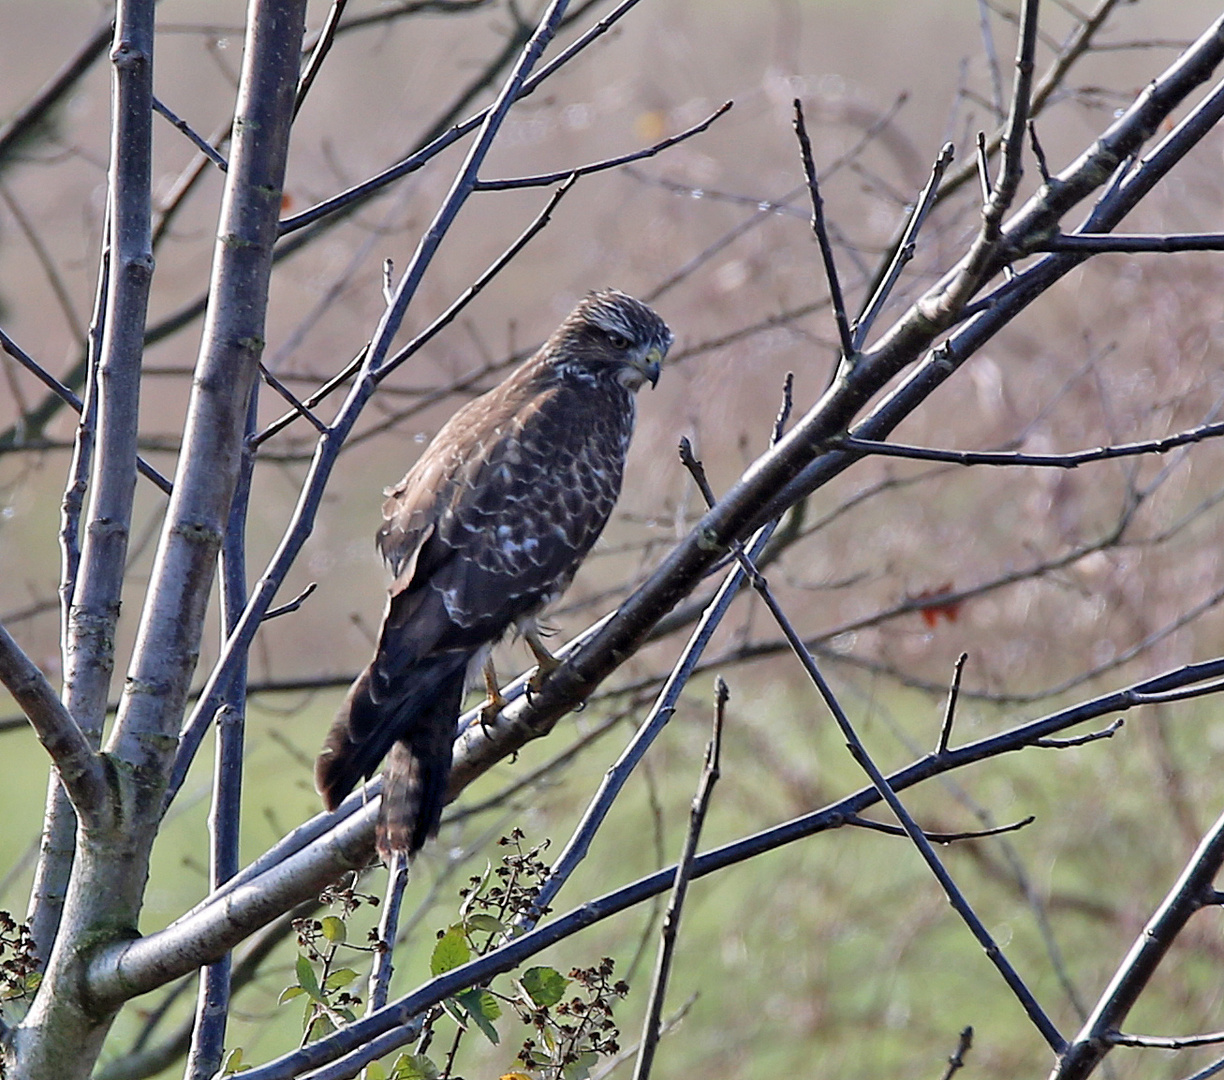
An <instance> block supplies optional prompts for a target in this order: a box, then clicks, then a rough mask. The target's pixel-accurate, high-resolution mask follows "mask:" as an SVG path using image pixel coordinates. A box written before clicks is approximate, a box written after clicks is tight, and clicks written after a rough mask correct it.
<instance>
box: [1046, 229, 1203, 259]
mask: <svg viewBox="0 0 1224 1080" xmlns="http://www.w3.org/2000/svg"><path fill="white" fill-rule="evenodd" d="M1028 250H1029V251H1030V252H1034V251H1075V252H1085V253H1087V254H1090V255H1099V254H1104V253H1106V252H1110V251H1122V252H1145V251H1152V252H1162V253H1164V254H1171V253H1173V252H1178V251H1224V233H1167V234H1154V235H1142V234H1132V235H1130V236H1116V235H1114V234H1113V233H1098V234H1094V233H1074V234H1071V233H1056V234H1055V235H1054V236H1048V237H1046V238H1045V239H1043V240H1037V241H1035V242H1034V243H1032V244H1030V245H1028Z"/></svg>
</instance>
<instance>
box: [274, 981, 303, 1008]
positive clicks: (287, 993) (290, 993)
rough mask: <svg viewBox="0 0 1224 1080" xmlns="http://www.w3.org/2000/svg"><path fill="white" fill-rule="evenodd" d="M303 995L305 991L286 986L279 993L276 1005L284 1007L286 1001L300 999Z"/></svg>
mask: <svg viewBox="0 0 1224 1080" xmlns="http://www.w3.org/2000/svg"><path fill="white" fill-rule="evenodd" d="M304 993H306V991H305V990H303V989H302V988H301V987H300V986H286V987H285V989H284V990H282V991H281V992H280V997H278V998H277V999H276V1004H277V1005H284V1004H285V1002H286V1001H292V1000H293V999H294V998H295V997H301V996H302V995H303V994H304Z"/></svg>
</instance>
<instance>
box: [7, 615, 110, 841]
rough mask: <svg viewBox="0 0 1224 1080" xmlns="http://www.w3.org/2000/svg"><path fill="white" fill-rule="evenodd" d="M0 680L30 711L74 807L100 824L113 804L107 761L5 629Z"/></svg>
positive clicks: (28, 714)
mask: <svg viewBox="0 0 1224 1080" xmlns="http://www.w3.org/2000/svg"><path fill="white" fill-rule="evenodd" d="M0 682H3V683H4V685H5V686H6V687H7V688H8V691H9V693H10V694H12V695H13V697H14V698H15V699H16V701H17V704H18V705H20V706H21V708H22V709H23V710H24V711H25V714H26V716H27V717H28V718H29V721H30V726H31V727H32V728H33V729H34V733H35V734H36V735H37V736H38V741H39V742H40V743H42V744H43V748H44V749H45V750H46V751H47V753H48V754H50V755H51V760H52V762H53V763H54V765H55V768H56V771H57V772H58V773H59V776H60V780H61V782H62V783H63V785H64V788H65V790H66V791H67V792H68V797H69V799H71V801H72V806H73V809H74V810H76V812H77V815H78V816H79V817H80V818H81V819H82V820H83V821H87V822H96V821H97V820H98V817H99V815H100V814H101V813H102V812H103V810H104V809H105V807H106V806H107V805H108V804H109V799H108V791H109V785H108V784H107V782H106V769H105V767H104V766H103V764H102V759H101V758H100V757H99V756H98V754H97V752H96V751H95V750H94V748H93V747H92V746H91V745H90V743H89V740H88V739H87V738H86V737H85V735H84V734H83V733H82V731H81V729H80V728H79V727H78V726H77V723H76V721H75V720H73V719H72V716H71V715H70V714H69V712H68V710H67V709H66V708H65V707H64V705H63V703H62V702H61V701H60V699H59V697H58V695H57V694H56V693H55V691H54V690H53V689H52V687H51V684H50V683H49V682H47V678H46V676H45V675H43V673H42V672H41V671H40V670H39V669H38V665H37V664H35V663H34V661H32V660H31V659H30V658H29V657H28V656H26V654H25V653H24V652H23V651H22V649H21V646H19V645H18V644H17V642H16V641H14V640H13V638H12V636H11V635H10V634H9V632H8V631H7V630H6V629H5V628H4V627H3V626H0Z"/></svg>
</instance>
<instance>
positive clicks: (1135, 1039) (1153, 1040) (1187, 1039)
mask: <svg viewBox="0 0 1224 1080" xmlns="http://www.w3.org/2000/svg"><path fill="white" fill-rule="evenodd" d="M1105 1038H1106V1039H1107V1040H1108V1041H1109V1042H1111V1043H1113V1044H1114V1046H1147V1047H1151V1048H1153V1049H1156V1050H1184V1049H1186V1048H1187V1047H1190V1046H1216V1045H1218V1044H1219V1043H1224V1031H1208V1032H1205V1033H1204V1034H1202V1035H1127V1034H1126V1033H1125V1032H1122V1031H1114V1032H1111V1033H1110V1034H1108V1035H1106V1036H1105Z"/></svg>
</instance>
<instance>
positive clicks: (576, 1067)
mask: <svg viewBox="0 0 1224 1080" xmlns="http://www.w3.org/2000/svg"><path fill="white" fill-rule="evenodd" d="M598 1060H599V1055H598V1054H596V1053H594V1052H593V1051H590V1050H586V1051H583V1053H581V1054H579V1055H578V1057H577V1058H576V1059H575V1060H574V1061H571V1062H570V1063H569V1064H568V1065H566V1066H565V1068H564V1069H562V1070H561V1076H562V1077H563V1078H564V1080H587V1078H588V1077H589V1076H590V1075H591V1066H592V1065H594V1064H595V1063H596V1062H597V1061H598Z"/></svg>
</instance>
